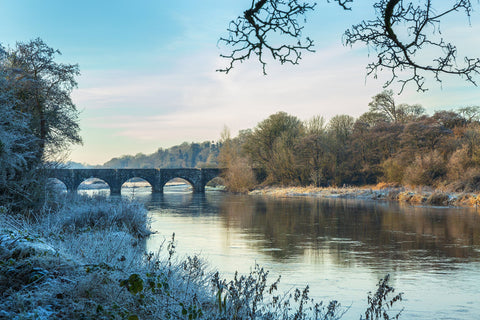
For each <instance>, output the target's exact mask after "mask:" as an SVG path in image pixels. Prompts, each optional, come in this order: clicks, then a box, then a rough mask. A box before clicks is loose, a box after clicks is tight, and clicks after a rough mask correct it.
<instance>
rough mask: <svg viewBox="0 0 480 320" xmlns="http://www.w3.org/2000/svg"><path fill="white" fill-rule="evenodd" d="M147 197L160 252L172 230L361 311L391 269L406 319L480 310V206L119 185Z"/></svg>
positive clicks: (231, 262)
mask: <svg viewBox="0 0 480 320" xmlns="http://www.w3.org/2000/svg"><path fill="white" fill-rule="evenodd" d="M122 192H123V193H124V194H125V195H124V196H126V197H132V196H133V197H135V198H136V199H137V200H139V201H143V202H144V203H145V204H146V205H147V207H148V209H149V212H150V214H151V217H152V228H153V230H155V231H156V232H157V233H156V234H154V235H153V236H151V237H150V239H149V240H148V241H147V249H148V250H150V251H156V250H157V249H158V247H159V246H160V245H161V244H162V243H164V242H165V241H168V240H169V239H170V238H171V235H172V233H173V232H175V240H176V241H177V253H178V255H180V256H183V255H192V254H199V255H200V256H201V257H203V258H204V259H206V260H207V261H208V262H209V264H210V267H211V268H212V269H218V270H219V271H220V272H221V274H222V275H223V276H224V277H225V278H227V279H229V278H231V277H232V275H233V273H234V272H235V271H239V272H240V273H248V272H249V271H250V270H251V269H252V267H253V266H254V264H255V263H257V264H259V265H260V266H263V267H265V268H266V269H268V270H269V271H270V275H271V280H272V281H273V280H274V279H276V278H277V277H278V275H281V276H282V280H281V284H282V286H281V288H282V290H288V289H292V288H294V287H304V286H305V285H307V284H308V285H309V286H310V290H311V291H310V292H311V296H312V297H313V298H315V299H316V300H323V301H324V302H328V301H330V300H337V301H339V302H340V303H341V304H342V306H344V307H347V308H349V310H348V311H347V313H346V314H345V316H344V317H343V318H342V319H359V318H360V315H361V314H362V313H363V312H364V310H365V308H366V305H367V303H366V300H367V293H368V291H374V290H375V288H376V284H377V283H378V280H379V279H380V278H382V277H384V276H385V275H386V274H390V276H391V284H392V285H393V287H394V288H396V292H403V297H404V300H403V301H402V302H401V303H400V304H398V306H401V307H404V308H405V310H404V311H403V314H402V316H401V318H400V319H469V320H470V319H471V320H473V319H480V303H479V302H480V214H479V212H477V211H476V210H475V209H458V208H427V207H413V206H404V205H399V204H396V203H387V202H379V201H359V200H346V199H319V198H312V197H295V198H265V197H259V196H242V195H229V194H226V193H222V192H218V191H210V192H208V191H207V192H206V193H205V194H192V193H190V192H189V190H188V189H187V188H185V186H184V185H183V186H182V185H177V186H167V187H166V188H165V192H164V194H162V195H152V194H151V193H150V191H149V188H144V189H142V188H137V189H136V190H131V191H130V192H129V191H127V192H125V191H122Z"/></svg>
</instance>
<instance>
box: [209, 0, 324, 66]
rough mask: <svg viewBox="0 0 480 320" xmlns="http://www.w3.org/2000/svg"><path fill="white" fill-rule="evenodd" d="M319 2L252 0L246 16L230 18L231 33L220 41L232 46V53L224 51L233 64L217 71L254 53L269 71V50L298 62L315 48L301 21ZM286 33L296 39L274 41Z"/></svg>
mask: <svg viewBox="0 0 480 320" xmlns="http://www.w3.org/2000/svg"><path fill="white" fill-rule="evenodd" d="M314 7H315V4H309V3H299V1H298V0H259V1H255V0H253V1H252V5H251V7H250V9H248V10H246V11H245V12H244V14H243V16H240V17H238V18H237V19H236V20H233V21H231V22H230V26H229V28H228V32H229V36H228V37H227V38H223V37H222V38H220V40H219V42H221V43H224V44H225V45H227V46H230V47H231V48H232V51H231V53H230V54H222V55H221V57H222V58H226V59H228V60H230V63H229V65H228V66H227V67H226V68H224V69H219V70H217V71H221V72H225V73H228V72H229V71H230V70H232V68H233V66H234V64H235V63H236V62H243V61H245V60H247V59H249V58H250V57H251V56H252V55H256V56H257V57H258V61H259V62H260V63H261V64H262V68H263V73H264V74H266V69H265V67H266V65H267V63H266V61H265V57H264V56H265V55H266V54H269V55H270V56H271V57H272V58H273V59H275V60H277V59H278V60H279V61H280V63H281V64H284V63H286V62H288V63H291V64H298V62H299V60H300V59H301V55H302V51H304V50H306V51H310V52H313V51H314V50H313V41H312V40H311V39H310V38H308V37H306V38H305V40H303V39H302V29H303V27H302V26H300V24H299V22H298V20H297V19H298V17H299V16H304V15H305V13H306V12H307V11H310V10H313V8H314ZM278 35H280V36H282V37H286V38H287V39H291V40H292V43H290V44H284V43H286V42H288V41H289V40H286V41H284V40H282V43H280V44H278V45H277V44H274V43H273V41H272V40H271V39H272V38H275V37H278Z"/></svg>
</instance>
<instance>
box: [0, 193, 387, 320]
mask: <svg viewBox="0 0 480 320" xmlns="http://www.w3.org/2000/svg"><path fill="white" fill-rule="evenodd" d="M3 211H4V212H2V213H1V214H0V319H3V318H5V319H338V318H340V317H341V316H342V315H343V313H344V311H345V310H346V309H342V308H341V307H340V306H339V304H338V303H337V302H336V301H332V302H330V303H326V304H322V303H316V302H315V301H313V300H311V299H310V298H309V296H308V287H307V288H305V289H303V290H300V289H298V290H293V291H291V292H283V293H282V292H280V293H279V292H278V291H277V284H278V281H279V279H278V280H277V281H273V282H269V281H268V277H267V276H268V272H267V271H265V270H264V269H263V268H260V267H259V266H255V268H254V269H253V270H252V272H251V273H250V274H249V275H238V274H237V275H236V276H235V277H234V279H232V280H225V279H222V278H221V276H220V275H219V273H217V272H210V271H208V270H209V269H208V268H207V267H206V265H205V263H204V262H203V261H202V260H201V259H200V258H199V257H197V256H193V257H187V258H185V259H178V258H177V257H176V255H175V241H174V236H173V237H172V239H170V240H166V241H165V242H164V245H162V247H161V248H159V250H158V252H155V253H145V252H144V241H145V237H146V236H148V234H149V231H148V225H149V220H148V215H147V212H146V210H145V209H144V208H143V207H142V206H140V205H138V204H136V203H134V202H129V201H124V200H113V199H111V198H94V199H91V198H86V197H77V198H68V199H66V200H65V201H64V202H63V203H61V204H60V205H59V206H58V208H57V209H55V210H51V211H50V212H44V213H43V214H37V215H32V217H30V218H28V219H27V218H25V217H24V216H22V217H15V216H12V215H11V214H9V213H8V212H5V210H3ZM381 288H383V289H382V290H383V291H382V292H383V293H389V292H386V291H385V286H383V287H382V286H379V290H380V289H381ZM384 301H386V299H384ZM376 304H377V303H376ZM378 306H380V307H383V308H384V306H382V304H379V305H378V304H377V306H376V307H375V308H379V307H378ZM375 310H377V309H375ZM366 315H367V314H366Z"/></svg>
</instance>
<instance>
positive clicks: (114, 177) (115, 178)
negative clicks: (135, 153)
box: [47, 168, 221, 194]
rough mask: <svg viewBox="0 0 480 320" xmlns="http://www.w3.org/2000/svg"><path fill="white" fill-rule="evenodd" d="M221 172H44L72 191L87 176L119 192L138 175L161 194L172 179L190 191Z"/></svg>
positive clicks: (180, 170)
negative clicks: (187, 183) (187, 186)
mask: <svg viewBox="0 0 480 320" xmlns="http://www.w3.org/2000/svg"><path fill="white" fill-rule="evenodd" d="M220 174H221V169H219V168H208V169H198V168H178V169H50V170H47V175H48V176H49V177H50V178H57V179H58V180H60V181H62V182H63V183H64V184H65V186H66V187H67V190H68V191H69V192H76V191H77V189H78V186H79V185H80V184H81V183H82V182H83V181H85V180H87V179H90V178H98V179H101V180H103V181H105V182H106V183H107V184H108V186H109V187H110V194H120V193H121V190H122V185H123V184H124V183H125V182H126V181H128V180H130V179H132V178H142V179H144V180H146V181H147V182H148V183H150V185H151V186H152V192H154V193H161V192H163V187H164V186H165V184H166V183H167V182H168V181H170V180H172V179H174V178H182V179H185V180H187V181H188V182H189V183H190V184H191V185H192V187H193V192H204V191H205V185H206V184H207V183H208V181H210V180H211V179H213V178H215V177H218V176H219V175H220Z"/></svg>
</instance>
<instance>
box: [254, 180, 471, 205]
mask: <svg viewBox="0 0 480 320" xmlns="http://www.w3.org/2000/svg"><path fill="white" fill-rule="evenodd" d="M249 194H251V195H262V196H273V197H292V196H311V197H323V198H349V199H361V200H368V199H370V200H389V201H398V202H402V203H409V204H413V205H432V206H459V207H460V206H461V207H477V206H478V205H479V204H480V194H479V193H473V192H470V193H469V192H452V191H448V190H440V189H437V190H435V189H432V188H428V187H426V188H421V187H407V186H405V187H404V186H402V187H400V186H396V185H389V184H384V183H379V184H378V185H374V186H362V187H350V186H348V187H341V188H337V187H325V188H323V187H312V186H309V187H265V188H261V189H256V190H253V191H250V192H249Z"/></svg>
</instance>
